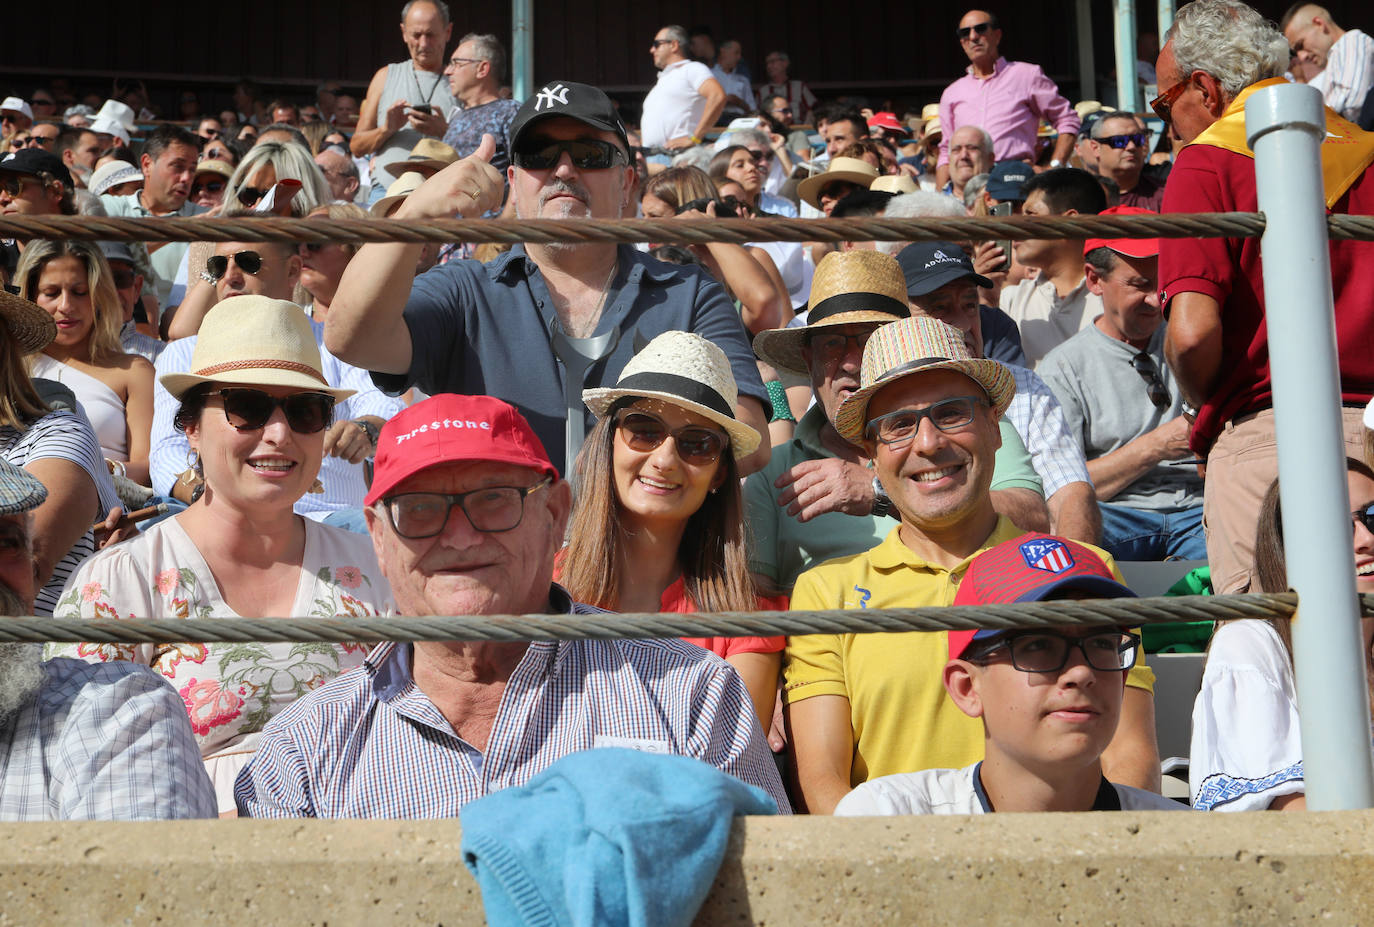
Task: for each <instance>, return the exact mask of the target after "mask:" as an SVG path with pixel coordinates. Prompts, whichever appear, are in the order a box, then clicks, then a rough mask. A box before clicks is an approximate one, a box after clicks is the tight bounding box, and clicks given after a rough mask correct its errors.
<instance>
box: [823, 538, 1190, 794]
mask: <svg viewBox="0 0 1374 927" xmlns="http://www.w3.org/2000/svg"><path fill="white" fill-rule="evenodd" d="M1134 595H1135V594H1134V593H1133V592H1131V590H1129V589H1127V588H1126V587H1125V586H1123V585H1121V584H1120V583H1118V582H1116V581H1115V580H1114V579H1113V578H1112V574H1111V571H1110V570H1109V569H1108V568H1107V565H1106V563H1104V562H1103V560H1102V558H1101V557H1099V556H1098V555H1097V554H1095V553H1094V552H1093V551H1092V550H1090V549H1089V548H1087V547H1085V546H1084V545H1082V544H1079V543H1077V542H1075V541H1070V540H1067V539H1065V538H1057V537H1051V536H1050V535H1045V534H1027V535H1023V536H1021V537H1018V538H1014V539H1012V540H1010V541H1004V542H1003V543H1001V544H998V545H997V546H995V547H993V548H991V549H989V550H987V551H984V552H983V553H982V554H980V555H978V556H977V557H975V558H974V559H973V561H972V562H971V563H970V564H969V567H968V572H967V573H966V574H965V576H964V579H963V581H962V582H961V583H960V586H959V591H958V593H957V594H956V596H955V598H954V604H955V605H984V604H993V603H1003V602H1041V601H1048V600H1052V599H1067V598H1122V597H1128V596H1134ZM1139 649H1140V638H1139V637H1138V636H1137V635H1135V634H1132V633H1131V632H1130V631H1128V630H1125V629H1122V628H1117V627H1114V626H1111V625H1098V626H1087V627H1085V626H1078V625H1075V626H1066V627H1057V628H1043V629H1041V628H1033V629H1014V630H988V629H984V630H981V631H951V632H950V633H949V656H950V659H949V662H948V663H946V664H945V670H944V684H945V690H946V691H947V692H948V693H949V696H950V698H951V699H953V701H954V703H955V704H956V705H958V706H959V709H960V710H961V711H963V712H964V713H965V714H967V715H968V716H970V717H973V718H982V720H983V731H984V740H985V743H984V750H985V753H984V759H983V760H982V762H979V763H974V764H973V765H971V766H966V767H964V768H963V769H926V770H922V771H920V772H913V773H898V774H896V775H890V776H881V777H879V778H877V779H872V780H870V781H868V782H865V783H864V784H862V785H860V786H859V787H858V788H856V789H855V790H854V791H852V792H850V793H849V794H848V795H846V796H845V797H844V798H843V799H841V801H840V803H839V805H838V806H837V807H836V808H835V813H836V814H839V815H851V816H854V815H884V814H982V813H985V812H992V811H1121V810H1128V811H1130V810H1136V811H1140V810H1145V811H1178V810H1183V806H1182V805H1179V804H1178V803H1176V802H1173V801H1171V800H1169V799H1167V798H1164V797H1162V796H1160V795H1156V794H1154V793H1153V792H1146V791H1143V790H1141V789H1136V788H1131V787H1130V786H1124V785H1115V784H1113V783H1111V782H1108V781H1107V779H1106V778H1105V777H1104V776H1103V775H1102V762H1101V757H1102V751H1103V750H1105V749H1106V747H1107V744H1109V743H1110V742H1111V739H1112V735H1113V734H1114V733H1115V732H1116V724H1117V720H1118V718H1119V717H1120V714H1121V699H1122V695H1123V692H1124V689H1125V682H1126V672H1127V671H1128V670H1129V669H1130V668H1131V667H1132V666H1134V665H1135V661H1136V655H1137V654H1138V653H1139Z"/></svg>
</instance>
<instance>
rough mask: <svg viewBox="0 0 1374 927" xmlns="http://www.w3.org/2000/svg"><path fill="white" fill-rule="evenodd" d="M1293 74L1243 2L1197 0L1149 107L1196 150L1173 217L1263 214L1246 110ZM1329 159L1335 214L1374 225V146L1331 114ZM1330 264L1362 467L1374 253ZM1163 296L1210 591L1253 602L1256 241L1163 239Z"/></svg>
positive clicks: (1263, 450) (1258, 430) (1334, 252)
mask: <svg viewBox="0 0 1374 927" xmlns="http://www.w3.org/2000/svg"><path fill="white" fill-rule="evenodd" d="M1288 65H1289V46H1288V43H1287V41H1286V40H1285V39H1284V37H1283V35H1282V34H1281V33H1280V32H1279V31H1278V30H1277V29H1276V28H1274V26H1273V24H1271V23H1269V22H1268V21H1267V20H1266V19H1265V18H1264V17H1263V16H1262V15H1260V14H1259V13H1258V12H1256V11H1255V10H1253V9H1251V8H1250V7H1248V6H1246V5H1245V4H1244V3H1240V2H1238V0H1194V2H1193V3H1189V4H1187V5H1186V6H1183V7H1180V8H1179V11H1178V16H1177V18H1176V19H1175V20H1174V25H1173V27H1172V28H1171V29H1170V30H1169V33H1168V35H1167V41H1166V42H1165V45H1164V48H1163V50H1162V51H1161V52H1160V53H1159V60H1158V63H1157V65H1156V68H1155V70H1156V73H1157V74H1158V77H1159V90H1160V94H1159V96H1158V97H1157V98H1156V99H1155V100H1154V101H1152V103H1151V106H1152V107H1153V108H1154V110H1155V113H1156V114H1157V115H1158V116H1159V117H1160V118H1161V119H1163V120H1164V121H1165V123H1167V124H1168V125H1169V127H1170V131H1171V133H1172V134H1173V136H1174V137H1175V138H1176V139H1178V140H1180V141H1182V142H1185V143H1187V144H1186V147H1184V148H1183V149H1182V150H1181V151H1180V152H1179V154H1178V157H1177V159H1176V160H1175V163H1174V168H1173V170H1172V171H1171V172H1170V174H1169V183H1168V185H1167V186H1166V187H1165V191H1164V204H1163V211H1164V212H1165V213H1166V214H1167V213H1175V212H1179V213H1193V212H1254V211H1257V210H1258V208H1259V206H1258V196H1257V194H1256V191H1255V163H1254V158H1253V155H1252V153H1251V152H1250V149H1249V147H1248V146H1247V145H1246V143H1245V141H1244V140H1245V138H1246V133H1245V103H1246V101H1247V100H1249V98H1250V96H1251V94H1253V93H1254V92H1255V91H1256V90H1259V89H1261V88H1264V87H1268V86H1271V85H1276V84H1278V83H1280V82H1281V81H1282V80H1283V79H1284V78H1283V75H1284V72H1285V70H1286V69H1287V68H1288ZM1321 159H1322V165H1323V172H1322V173H1323V176H1324V177H1325V178H1326V181H1325V191H1324V192H1325V200H1326V204H1327V206H1328V209H1329V210H1330V211H1331V212H1332V213H1335V214H1339V215H1370V214H1374V171H1371V169H1370V165H1371V164H1374V135H1370V134H1367V133H1364V132H1360V131H1358V129H1356V128H1355V127H1354V126H1353V125H1352V124H1351V123H1349V122H1347V121H1346V120H1345V119H1343V118H1342V117H1341V116H1340V115H1339V114H1337V113H1336V112H1335V111H1334V110H1331V109H1329V108H1328V109H1327V110H1326V134H1325V136H1324V138H1323V143H1322V146H1321ZM1330 255H1331V291H1332V295H1333V296H1334V299H1335V327H1336V333H1335V334H1336V350H1337V359H1338V366H1339V375H1340V381H1341V400H1342V403H1343V406H1344V409H1343V414H1342V418H1343V422H1344V434H1345V449H1346V454H1347V455H1348V456H1350V457H1354V458H1356V459H1357V460H1359V459H1363V451H1362V444H1363V441H1362V437H1363V435H1362V427H1363V426H1362V424H1361V421H1360V410H1361V409H1362V408H1363V406H1364V405H1365V403H1366V402H1368V401H1369V399H1370V397H1371V395H1374V388H1372V387H1374V351H1371V350H1369V345H1371V344H1374V304H1372V303H1371V301H1370V298H1369V294H1370V293H1371V292H1372V291H1374V260H1372V259H1371V258H1372V257H1374V246H1371V245H1369V244H1367V243H1364V242H1355V241H1332V242H1331V243H1330ZM1269 258H1270V259H1271V260H1272V259H1273V258H1274V256H1273V255H1269ZM1278 259H1279V260H1282V256H1279V258H1278ZM1159 288H1160V292H1161V302H1162V303H1163V307H1164V312H1165V314H1166V315H1167V316H1168V318H1169V329H1168V334H1167V335H1166V338H1165V356H1166V357H1167V358H1168V359H1169V366H1170V367H1172V368H1173V370H1174V374H1175V376H1177V377H1178V383H1179V385H1180V387H1181V388H1182V390H1183V394H1184V396H1185V397H1186V398H1187V399H1188V400H1189V402H1190V403H1191V404H1192V405H1193V406H1195V407H1196V408H1197V419H1196V421H1195V422H1194V423H1193V428H1192V433H1191V436H1190V442H1189V444H1190V447H1191V448H1192V450H1193V451H1194V453H1195V454H1197V456H1199V457H1205V458H1206V461H1207V479H1206V491H1205V497H1204V501H1203V505H1204V508H1205V510H1206V514H1205V520H1206V522H1207V554H1208V556H1207V559H1208V563H1209V565H1210V566H1211V571H1212V587H1213V589H1215V590H1216V591H1217V592H1219V593H1228V592H1244V591H1246V590H1247V589H1249V587H1250V584H1251V579H1252V576H1253V571H1254V549H1255V547H1254V542H1255V532H1256V517H1257V513H1258V512H1259V508H1260V501H1261V499H1262V498H1263V496H1264V492H1265V490H1266V489H1268V487H1269V484H1270V483H1271V482H1273V480H1274V478H1275V477H1277V476H1278V449H1277V446H1276V444H1275V443H1274V410H1273V395H1272V390H1273V385H1272V382H1271V380H1270V374H1269V345H1268V330H1267V328H1266V326H1265V315H1266V312H1265V296H1264V274H1263V268H1262V264H1261V253H1260V241H1259V239H1257V238H1241V239H1228V238H1197V239H1173V238H1166V239H1162V240H1161V241H1160V250H1159ZM1304 308H1307V307H1304Z"/></svg>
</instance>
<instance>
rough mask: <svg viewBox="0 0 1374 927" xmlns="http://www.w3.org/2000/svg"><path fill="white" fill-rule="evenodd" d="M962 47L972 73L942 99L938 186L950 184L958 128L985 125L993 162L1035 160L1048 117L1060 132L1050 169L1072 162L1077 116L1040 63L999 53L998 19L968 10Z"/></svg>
mask: <svg viewBox="0 0 1374 927" xmlns="http://www.w3.org/2000/svg"><path fill="white" fill-rule="evenodd" d="M958 33H959V44H960V45H962V46H963V49H964V54H966V55H968V60H969V67H968V73H967V74H966V75H965V76H964V77H961V78H959V79H958V80H956V81H955V82H954V83H952V84H950V85H949V86H948V87H946V88H945V92H944V93H943V94H941V96H940V125H941V126H942V127H943V128H944V137H943V138H942V139H941V141H940V160H939V165H938V166H937V167H936V169H935V174H936V178H937V179H938V181H939V183H940V186H944V185H945V184H946V183H947V182H948V181H949V142H948V139H950V138H952V137H953V135H954V133H955V132H956V131H957V130H958V129H959V127H960V126H964V125H975V126H982V127H983V128H984V129H986V130H987V131H988V134H990V135H991V136H992V144H993V159H994V160H995V161H1006V160H1009V159H1017V160H1022V161H1033V160H1034V157H1035V132H1036V129H1038V128H1039V126H1040V120H1041V119H1044V120H1046V121H1047V122H1049V123H1050V125H1052V126H1054V127H1055V129H1056V130H1058V132H1059V139H1058V140H1057V141H1056V142H1055V145H1054V160H1053V161H1051V162H1050V163H1051V166H1052V167H1060V166H1062V165H1064V164H1065V163H1067V162H1068V159H1069V155H1070V154H1071V153H1072V152H1073V145H1074V141H1075V140H1076V139H1077V137H1078V129H1079V125H1080V123H1079V121H1078V114H1077V113H1075V112H1074V111H1073V107H1072V106H1070V105H1069V101H1068V100H1066V99H1064V96H1063V94H1061V93H1060V92H1059V88H1058V87H1057V86H1055V83H1054V81H1052V80H1050V79H1049V78H1048V77H1046V76H1045V72H1044V71H1042V70H1041V69H1040V66H1039V65H1035V64H1030V63H1028V62H1025V61H1007V60H1006V59H1005V58H1003V57H1002V56H1001V55H999V54H998V52H997V47H998V45H1000V44H1001V42H1002V30H1001V29H999V28H997V17H995V16H993V15H992V14H991V13H988V12H985V11H983V10H969V11H968V12H967V13H965V14H964V17H963V19H961V20H959V29H958Z"/></svg>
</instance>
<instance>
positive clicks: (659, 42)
mask: <svg viewBox="0 0 1374 927" xmlns="http://www.w3.org/2000/svg"><path fill="white" fill-rule="evenodd" d="M676 41H677V39H654V40H653V41H652V42H650V43H649V47H650V48H658V47H659V46H660V45H672V44H673V43H674V42H676Z"/></svg>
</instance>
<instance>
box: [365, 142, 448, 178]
mask: <svg viewBox="0 0 1374 927" xmlns="http://www.w3.org/2000/svg"><path fill="white" fill-rule="evenodd" d="M457 160H458V152H456V151H454V150H453V149H452V148H450V147H449V146H448V145H445V144H444V143H443V142H441V141H439V140H438V139H433V138H422V139H420V140H419V141H418V142H416V143H415V147H414V148H412V149H410V154H408V155H407V156H406V157H404V158H402V159H401V160H400V161H392V162H391V163H390V164H388V165H387V166H386V167H384V168H383V170H385V171H386V172H387V173H388V174H390V175H391V176H392V177H400V176H401V175H402V174H405V173H407V172H409V171H417V172H418V173H420V174H422V175H424V176H425V177H430V176H432V175H434V174H437V173H439V172H440V171H442V170H443V169H444V168H446V167H448V166H449V165H450V164H452V163H453V162H454V161H457Z"/></svg>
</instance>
